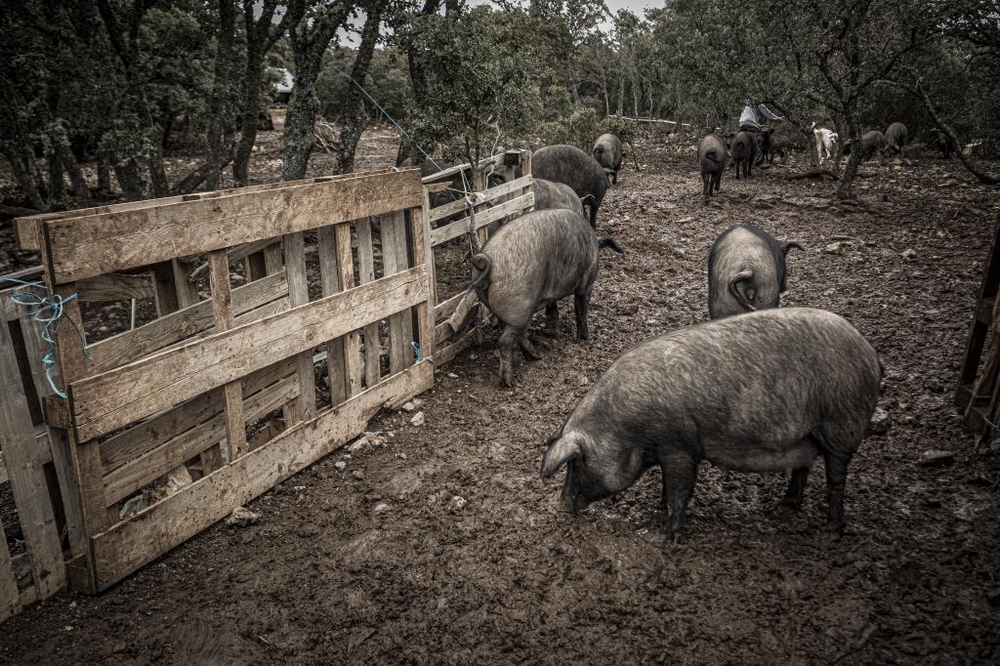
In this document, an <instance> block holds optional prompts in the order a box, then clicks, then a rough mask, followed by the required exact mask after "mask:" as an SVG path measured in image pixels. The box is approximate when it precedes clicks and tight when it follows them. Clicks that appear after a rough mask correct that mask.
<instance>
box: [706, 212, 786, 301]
mask: <svg viewBox="0 0 1000 666" xmlns="http://www.w3.org/2000/svg"><path fill="white" fill-rule="evenodd" d="M746 270H749V271H751V272H752V273H753V278H752V280H751V282H752V286H753V289H754V291H755V292H756V293H755V294H754V298H753V299H752V300H753V305H754V307H756V308H758V309H763V308H774V307H778V304H779V302H780V300H781V289H782V286H783V285H784V283H785V254H784V251H783V250H782V248H781V246H780V245H779V244H778V242H777V241H776V240H775V239H774V238H773V237H772V236H771V235H770V234H767V233H765V232H764V231H762V230H759V229H751V228H749V227H746V226H743V225H738V226H735V227H731V228H730V229H728V230H726V231H724V232H723V233H722V234H720V235H719V237H718V238H717V239H716V241H715V243H714V244H713V245H712V249H711V250H710V251H709V255H708V310H709V316H710V317H711V318H712V319H718V318H720V317H729V316H732V315H736V314H740V313H743V312H746V309H745V308H744V307H743V305H742V304H741V303H740V302H739V301H738V300H736V297H735V296H733V294H732V293H731V292H730V291H729V282H730V280H731V279H732V278H733V277H735V276H736V275H737V274H739V273H741V272H743V271H746Z"/></svg>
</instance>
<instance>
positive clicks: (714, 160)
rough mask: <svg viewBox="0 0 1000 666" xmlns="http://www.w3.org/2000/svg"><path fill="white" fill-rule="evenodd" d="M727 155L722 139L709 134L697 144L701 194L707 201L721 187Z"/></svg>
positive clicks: (727, 159)
mask: <svg viewBox="0 0 1000 666" xmlns="http://www.w3.org/2000/svg"><path fill="white" fill-rule="evenodd" d="M728 161H729V153H727V152H726V146H725V144H724V143H722V139H720V138H719V137H717V136H716V135H714V134H709V135H707V136H705V138H703V139H702V140H701V143H699V144H698V170H699V171H700V172H701V183H702V189H701V194H702V196H704V197H705V199H706V200H707V199H708V197H710V196H711V195H712V193H713V192H718V191H719V187H720V186H721V185H722V174H723V172H724V171H725V170H726V163H727V162H728Z"/></svg>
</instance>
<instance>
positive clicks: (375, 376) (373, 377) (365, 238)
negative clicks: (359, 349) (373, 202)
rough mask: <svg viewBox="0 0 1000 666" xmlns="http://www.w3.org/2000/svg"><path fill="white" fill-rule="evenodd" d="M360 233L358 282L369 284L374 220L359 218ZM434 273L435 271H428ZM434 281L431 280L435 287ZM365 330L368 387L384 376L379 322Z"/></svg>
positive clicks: (372, 270)
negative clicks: (380, 357) (380, 356)
mask: <svg viewBox="0 0 1000 666" xmlns="http://www.w3.org/2000/svg"><path fill="white" fill-rule="evenodd" d="M354 228H355V229H356V230H357V235H358V282H359V283H360V284H368V283H369V282H373V281H374V280H375V248H374V246H373V244H372V221H371V220H370V219H369V218H365V219H363V220H358V222H357V224H356V225H355V227H354ZM428 275H433V273H428ZM433 284H434V281H433V280H431V285H432V288H433ZM364 331H365V385H366V386H367V387H368V388H371V387H373V386H375V384H378V382H379V379H381V377H382V366H381V361H380V359H379V355H380V354H381V350H382V346H381V343H380V342H379V339H378V322H373V323H371V324H368V325H367V326H365V328H364Z"/></svg>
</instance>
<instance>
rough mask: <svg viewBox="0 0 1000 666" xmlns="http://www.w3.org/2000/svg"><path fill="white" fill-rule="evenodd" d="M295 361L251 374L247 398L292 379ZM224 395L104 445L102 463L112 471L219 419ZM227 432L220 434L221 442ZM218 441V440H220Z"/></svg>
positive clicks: (199, 400)
mask: <svg viewBox="0 0 1000 666" xmlns="http://www.w3.org/2000/svg"><path fill="white" fill-rule="evenodd" d="M294 366H295V363H294V361H293V359H286V360H284V361H281V362H279V363H276V364H274V365H272V366H268V367H266V368H264V369H262V370H258V371H257V372H255V373H253V374H250V375H248V376H247V377H245V378H244V379H243V381H242V384H243V398H244V400H246V399H248V398H249V396H251V395H253V394H254V393H256V392H258V391H260V390H262V389H263V388H265V387H267V386H270V385H271V384H274V383H275V382H277V381H279V380H281V379H283V378H285V377H288V376H290V375H291V374H292V373H293V372H294V371H295V367H294ZM223 407H224V403H223V400H222V393H221V392H219V391H210V392H208V393H205V394H203V395H199V396H198V397H196V398H194V399H192V400H189V401H188V402H185V403H183V404H181V405H178V406H177V407H174V408H172V409H169V410H167V411H165V412H163V413H161V414H157V415H156V416H153V417H152V418H150V419H149V420H147V421H145V422H143V423H140V424H138V425H136V426H134V427H132V428H129V429H128V430H126V431H124V432H121V433H118V434H116V435H114V436H112V437H109V438H108V439H106V440H104V441H103V442H101V445H100V446H101V464H102V465H103V467H104V469H105V471H107V472H111V471H113V470H115V469H117V468H119V467H121V466H122V465H124V464H126V463H128V462H130V461H132V460H134V459H136V458H138V457H140V456H142V455H144V454H146V453H147V452H149V451H150V450H152V449H153V448H154V447H156V446H159V445H160V444H161V443H163V442H165V441H167V440H170V439H176V438H178V437H180V436H181V435H183V434H184V433H186V432H189V431H190V430H191V429H192V428H194V427H196V426H197V425H198V424H200V423H202V422H204V421H206V420H210V419H213V418H215V417H216V416H218V414H220V413H221V412H222V409H223ZM224 436H225V433H222V434H220V435H219V439H222V437H224ZM216 441H218V440H216Z"/></svg>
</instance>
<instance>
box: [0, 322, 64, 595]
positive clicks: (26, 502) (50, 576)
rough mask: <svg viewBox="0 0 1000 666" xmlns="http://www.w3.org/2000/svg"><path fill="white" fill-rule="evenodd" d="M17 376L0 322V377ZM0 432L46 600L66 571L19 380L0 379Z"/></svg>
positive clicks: (42, 460)
mask: <svg viewBox="0 0 1000 666" xmlns="http://www.w3.org/2000/svg"><path fill="white" fill-rule="evenodd" d="M19 375H20V371H19V369H18V365H17V358H16V356H15V354H14V347H13V344H12V342H11V337H10V330H9V329H8V327H7V325H6V324H0V377H4V378H10V377H18V376H19ZM0 433H2V435H3V455H4V463H5V465H6V467H7V474H8V476H9V477H10V488H11V492H12V493H13V495H14V503H15V504H16V505H17V517H18V522H20V524H21V532H22V533H23V534H24V542H25V546H26V547H27V550H28V554H29V558H30V561H31V571H32V576H33V580H34V585H35V586H36V587H37V588H38V593H39V595H40V596H41V598H43V599H44V598H48V597H50V596H52V595H53V594H54V593H55V592H57V591H58V590H59V589H60V588H62V587H63V586H64V585H65V582H66V569H65V567H64V566H63V560H62V547H61V546H60V542H59V532H58V530H57V529H56V519H55V515H54V513H53V511H52V500H51V499H50V498H49V494H48V485H47V483H46V481H45V473H44V471H43V470H42V465H43V464H44V463H45V462H46V461H47V459H51V457H50V456H48V455H47V454H45V453H44V452H43V450H42V449H40V448H39V447H38V445H37V442H36V441H35V431H34V428H33V426H32V423H31V413H30V412H29V410H28V402H27V400H26V399H25V397H24V393H23V392H22V390H21V382H20V381H16V380H15V381H7V380H6V379H5V380H3V381H0ZM2 571H3V569H2V568H0V572H2ZM0 575H2V574H0ZM0 603H2V602H0Z"/></svg>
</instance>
